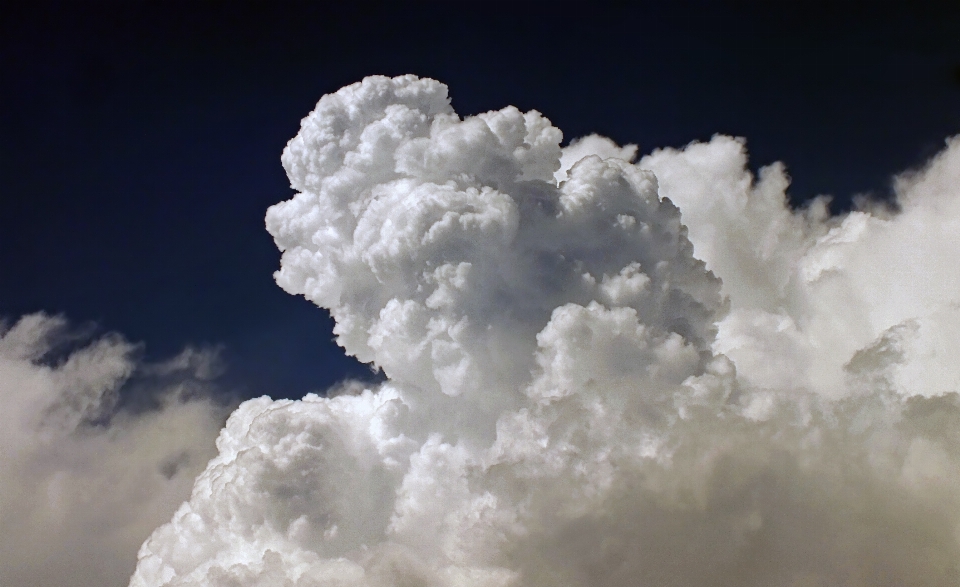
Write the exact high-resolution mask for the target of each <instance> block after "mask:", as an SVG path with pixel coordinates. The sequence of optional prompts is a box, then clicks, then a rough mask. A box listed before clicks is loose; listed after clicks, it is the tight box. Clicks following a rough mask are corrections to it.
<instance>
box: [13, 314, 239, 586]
mask: <svg viewBox="0 0 960 587" xmlns="http://www.w3.org/2000/svg"><path fill="white" fill-rule="evenodd" d="M136 351H137V346H136V345H133V344H131V343H129V342H127V341H126V340H124V339H123V338H121V337H120V336H119V335H115V334H109V335H106V336H103V337H101V338H99V339H95V340H90V339H89V337H87V336H84V333H83V332H81V331H77V330H74V329H71V328H70V327H69V325H68V324H67V322H66V320H64V319H63V318H59V317H51V316H47V315H44V314H32V315H29V316H24V317H22V318H20V319H19V320H18V321H17V322H16V323H15V324H13V325H7V326H4V327H3V328H0V449H2V452H0V471H2V475H0V584H2V585H5V586H6V585H9V586H17V585H24V586H25V585H45V586H50V587H56V586H64V587H65V586H68V585H69V586H71V587H78V586H89V587H103V586H105V585H122V584H124V582H125V581H126V580H127V579H128V577H129V574H130V572H131V569H132V568H133V566H134V563H135V561H136V552H137V548H138V546H139V544H140V543H141V542H142V541H143V540H144V539H145V538H146V537H147V536H148V535H149V534H150V531H151V530H152V529H153V528H155V527H156V526H157V525H158V524H159V523H161V522H163V521H164V520H167V519H169V517H170V516H171V515H172V513H173V511H174V510H175V509H176V507H177V506H178V505H179V504H180V502H182V501H183V500H184V499H186V498H187V497H189V495H190V488H191V486H192V484H193V479H194V478H195V477H196V475H197V474H198V473H199V472H200V471H202V470H203V468H204V466H205V465H206V463H207V461H208V460H209V459H210V458H211V457H212V456H213V455H214V454H215V452H216V451H215V447H214V444H213V440H214V438H215V437H216V434H217V431H218V429H219V428H220V426H221V425H222V422H223V418H224V416H225V415H226V410H225V407H224V406H221V405H218V404H216V403H213V402H211V401H210V400H208V399H203V397H202V396H203V394H202V393H199V392H201V391H202V390H203V389H204V387H203V386H204V385H205V381H204V379H205V378H206V377H207V376H208V375H210V373H211V369H213V365H214V364H215V357H214V356H213V355H211V354H210V353H209V352H206V351H196V350H189V349H188V350H186V351H184V352H183V353H182V354H181V355H179V356H177V357H174V358H173V359H171V360H170V361H168V362H165V363H161V364H154V365H145V364H143V363H141V362H140V361H139V360H138V359H137V352H136ZM134 379H139V380H140V382H141V386H142V389H141V390H140V392H141V393H145V394H150V395H151V396H152V397H153V398H154V399H155V400H156V401H157V402H159V406H158V407H155V408H150V409H140V410H136V411H131V410H130V409H126V408H123V407H120V406H119V405H118V400H119V399H120V396H119V392H120V389H121V387H122V386H123V385H125V384H129V383H130V382H131V381H132V380H134Z"/></svg>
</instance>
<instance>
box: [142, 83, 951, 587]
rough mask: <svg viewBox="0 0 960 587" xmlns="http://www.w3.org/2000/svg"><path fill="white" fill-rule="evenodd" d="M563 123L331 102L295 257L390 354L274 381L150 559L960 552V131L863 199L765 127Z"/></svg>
mask: <svg viewBox="0 0 960 587" xmlns="http://www.w3.org/2000/svg"><path fill="white" fill-rule="evenodd" d="M561 138H562V137H561V133H560V131H559V130H558V129H556V128H554V127H553V126H551V124H550V123H549V121H547V120H546V119H545V118H544V117H543V116H542V115H540V114H539V113H537V112H528V113H521V112H520V111H518V110H517V109H515V108H512V107H508V108H505V109H503V110H501V111H498V112H489V113H485V114H481V115H478V116H475V117H468V118H466V119H462V120H461V119H460V118H459V117H458V116H457V115H456V114H455V113H454V112H453V110H452V109H451V107H450V105H449V100H448V98H447V93H446V87H445V86H443V85H442V84H440V83H438V82H435V81H432V80H427V79H418V78H416V77H413V76H404V77H399V78H394V79H388V78H383V77H376V78H368V79H366V80H364V81H363V82H361V83H358V84H354V85H352V86H349V87H346V88H343V89H341V90H340V91H338V92H337V93H335V94H331V95H328V96H324V97H323V98H322V99H321V100H320V102H319V104H318V105H317V108H316V110H315V111H314V112H313V113H311V114H310V115H309V116H308V117H307V118H305V119H304V121H303V124H302V127H301V131H300V133H299V134H298V135H297V137H296V138H294V139H293V140H292V141H291V142H290V143H289V145H288V146H287V149H286V150H285V152H284V155H283V164H284V167H285V168H286V170H287V173H288V175H289V177H290V181H291V184H292V185H293V187H294V188H295V189H296V190H298V191H299V193H298V194H297V195H296V196H295V197H293V198H292V199H291V200H289V201H286V202H283V203H281V204H278V205H276V206H274V207H272V208H271V209H270V210H269V212H268V214H267V228H268V230H269V231H270V233H271V234H272V235H273V236H274V238H275V240H276V242H277V245H278V246H279V247H280V249H281V250H282V251H283V260H282V266H281V270H280V271H279V272H278V273H277V275H276V278H277V282H278V283H279V284H280V285H281V287H283V288H284V289H285V290H287V291H288V292H290V293H294V294H302V295H304V296H306V297H307V298H308V299H310V300H312V301H314V302H315V303H317V304H318V305H320V306H322V307H325V308H329V309H330V311H331V312H332V313H333V316H334V317H335V318H336V321H337V326H336V331H335V332H336V334H337V336H338V340H339V342H340V344H341V345H342V346H343V347H344V348H345V349H346V350H347V352H348V353H351V354H353V355H355V356H357V357H358V358H360V359H361V360H363V361H368V362H372V363H373V364H375V365H377V366H379V367H380V368H382V369H383V371H384V373H385V374H386V375H387V377H388V381H387V382H386V383H384V384H382V385H380V386H378V387H377V388H376V389H368V390H361V389H355V390H353V391H355V393H345V394H341V395H338V396H336V397H332V398H322V397H318V396H314V395H310V396H307V397H306V398H304V399H303V400H302V401H271V400H269V399H266V398H261V399H257V400H252V401H250V402H247V403H245V404H243V405H242V406H241V407H240V408H239V409H238V410H237V411H236V412H235V413H234V414H233V416H231V418H230V420H229V422H228V424H227V427H226V428H225V429H224V431H223V432H222V433H221V435H220V438H219V440H218V443H217V446H218V448H219V456H217V457H216V458H215V459H214V460H213V461H211V462H210V464H209V465H208V467H207V469H206V470H205V471H204V472H203V473H202V474H201V475H200V477H199V478H198V479H197V481H196V484H195V486H194V489H193V494H192V497H191V498H190V500H189V501H188V502H187V503H185V504H184V505H183V506H182V507H181V508H180V509H179V510H178V512H177V513H176V515H175V516H174V518H173V520H172V521H171V522H170V523H169V524H167V525H165V526H162V527H160V528H159V529H158V530H156V531H155V532H154V534H153V536H152V537H151V538H150V539H149V540H148V541H147V542H146V543H145V544H144V546H143V547H142V549H141V551H140V561H139V565H138V567H137V571H136V573H135V575H134V576H133V579H132V580H131V586H132V587H148V586H149V587H159V586H161V585H164V586H171V587H172V586H200V585H203V586H224V587H226V586H236V587H241V586H242V587H246V586H254V585H257V586H260V585H262V586H266V585H271V586H280V585H283V586H291V587H293V586H297V587H306V586H319V585H324V586H327V585H343V586H361V585H370V586H381V585H382V586H387V585H390V586H393V585H397V586H399V585H416V586H430V585H435V586H464V587H467V586H491V587H492V586H518V587H519V586H548V585H549V586H561V585H562V586H570V587H574V586H621V585H656V586H658V587H664V586H673V585H675V586H692V585H738V586H750V585H756V586H773V585H777V586H779V585H798V586H799V585H850V586H854V585H863V586H884V585H889V586H894V585H898V586H899V585H923V586H933V585H956V584H957V583H958V581H960V567H958V561H960V546H958V544H960V543H958V540H960V432H958V431H960V402H958V400H957V395H956V392H957V391H958V380H960V368H958V367H957V364H958V363H957V361H956V360H955V355H956V352H957V350H958V349H960V340H958V335H957V334H956V332H958V331H960V329H958V326H960V310H958V306H957V303H958V302H960V299H958V298H960V294H958V292H960V288H958V285H960V283H958V279H960V266H958V264H957V263H956V258H957V254H958V253H960V236H958V235H960V231H958V230H957V226H956V225H957V222H958V221H960V197H958V196H960V194H958V189H960V188H958V186H960V142H957V141H952V142H950V143H949V144H948V147H947V149H946V150H945V151H944V152H943V153H942V154H940V155H939V156H938V157H937V158H936V159H935V160H934V161H932V162H931V163H930V164H929V166H928V167H927V168H925V169H923V170H921V171H918V172H916V173H914V174H913V175H911V176H903V177H901V178H900V179H899V180H898V182H897V196H898V201H899V204H900V206H901V208H902V209H901V211H900V212H899V213H897V214H893V213H891V212H889V211H881V210H879V209H878V210H874V211H869V210H868V211H863V212H852V213H850V214H847V215H845V216H843V217H839V218H831V217H829V216H828V215H827V214H826V213H825V207H824V205H823V203H822V202H818V203H814V204H813V205H811V206H810V208H809V209H807V210H804V211H794V210H791V209H790V208H789V207H788V206H787V204H786V197H785V190H786V188H787V185H788V180H787V177H786V176H785V173H784V169H783V167H782V166H781V165H779V164H776V165H773V166H770V167H767V168H764V169H763V170H761V172H760V174H759V177H757V178H754V177H753V176H752V175H751V174H750V172H749V171H748V169H747V167H746V152H745V148H744V144H743V142H742V141H739V140H735V139H731V138H727V137H721V136H718V137H715V138H714V139H713V140H712V141H710V142H709V143H698V144H692V145H690V146H688V147H687V148H685V149H683V150H681V151H675V150H662V151H656V152H654V153H652V154H651V155H648V156H645V157H643V158H641V159H640V160H639V161H638V162H637V163H631V162H630V161H631V160H632V159H633V157H634V155H635V153H636V148H635V147H633V146H627V147H624V148H620V147H618V146H617V145H615V144H613V143H612V142H611V141H609V140H608V139H604V138H602V137H596V136H593V137H588V138H586V139H583V140H582V141H580V142H574V143H572V144H571V145H570V146H569V147H567V148H565V149H561V148H560V146H559V144H560V141H561ZM558 181H559V183H558ZM681 211H682V217H681Z"/></svg>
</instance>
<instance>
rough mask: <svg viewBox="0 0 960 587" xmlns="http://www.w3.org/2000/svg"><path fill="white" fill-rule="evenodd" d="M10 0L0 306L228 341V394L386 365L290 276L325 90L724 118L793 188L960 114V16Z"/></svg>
mask: <svg viewBox="0 0 960 587" xmlns="http://www.w3.org/2000/svg"><path fill="white" fill-rule="evenodd" d="M662 4H663V3H650V4H649V5H643V4H642V3H641V4H640V5H638V6H635V7H634V8H631V9H626V8H598V9H590V10H587V9H585V8H583V7H577V6H576V5H563V4H561V5H558V6H555V7H553V8H551V9H547V8H546V7H544V6H543V5H540V4H536V3H532V4H524V3H520V4H519V5H511V6H507V5H505V4H496V3H494V4H489V5H486V4H482V3H467V4H466V5H465V6H462V7H457V8H454V7H453V6H449V5H441V4H438V3H422V4H419V3H415V4H413V5H412V6H405V7H399V6H395V7H390V6H377V7H369V6H366V5H364V4H363V3H359V4H356V5H352V4H351V6H350V7H343V6H338V7H331V6H328V5H326V3H310V2H303V3H297V2H293V3H280V5H279V6H278V5H275V4H274V3H266V2H264V3H257V2H236V3H235V2H202V3H176V2H174V3H169V2H165V3H150V2H132V3H127V2H124V3H117V2H89V3H88V2H84V3H79V2H78V3H73V2H64V3H43V2H41V3H22V4H19V5H18V4H17V3H12V4H10V3H5V6H7V8H5V9H4V10H5V12H6V16H5V17H4V18H3V23H2V24H0V27H3V29H2V35H0V38H2V40H0V51H2V55H3V61H2V66H0V67H2V68H0V76H2V83H0V88H2V89H0V92H2V94H0V95H2V103H3V104H4V108H3V114H2V118H0V124H2V127H0V129H2V132H0V141H2V143H0V145H2V147H0V148H2V163H0V165H2V167H0V178H2V182H0V185H2V187H0V190H2V193H3V200H4V208H5V214H4V216H5V218H6V219H7V222H6V223H5V224H6V225H7V228H6V229H5V230H4V231H2V234H0V239H2V240H0V255H2V258H0V266H2V267H3V279H2V280H0V313H2V314H3V315H4V316H7V317H10V318H12V317H16V316H19V315H22V314H25V313H28V312H35V311H38V310H43V311H46V312H50V313H56V314H60V313H62V314H64V315H66V316H68V317H69V318H70V319H71V320H73V321H77V322H80V323H88V322H93V323H95V324H96V325H97V326H98V327H99V328H102V329H105V330H108V331H111V330H115V331H119V332H122V333H124V334H125V336H127V337H129V338H131V339H132V340H135V341H143V342H145V343H146V353H147V354H148V355H149V356H151V357H157V358H158V357H164V356H169V355H172V354H175V353H176V352H178V351H179V350H180V349H181V348H182V347H183V346H184V345H186V344H192V345H209V346H217V345H222V348H223V356H224V358H225V360H226V361H227V362H228V363H229V365H230V369H229V370H228V374H227V375H226V377H225V380H224V385H225V386H226V387H227V388H229V389H231V390H236V391H237V392H238V393H240V394H241V395H242V396H243V397H252V396H256V395H260V394H261V393H270V394H271V395H274V396H282V397H299V396H300V395H302V394H303V393H304V392H306V391H316V390H322V389H324V388H326V387H328V386H329V385H331V384H333V383H335V382H336V381H338V380H340V379H341V378H343V376H344V374H350V375H353V376H367V369H366V368H365V367H364V366H362V365H358V364H357V363H355V362H354V361H351V360H348V359H345V358H343V356H342V353H340V352H338V350H337V348H336V347H335V345H333V344H331V334H330V330H331V328H332V323H331V322H330V320H329V319H328V318H327V317H326V316H324V314H323V313H322V312H318V311H316V310H315V309H314V308H312V307H311V305H310V304H308V303H306V302H304V301H303V300H298V299H296V298H293V297H291V296H288V295H286V294H284V293H283V292H282V291H280V290H279V289H278V288H277V287H276V286H275V285H274V284H273V282H272V278H271V275H272V273H273V271H275V270H276V269H277V268H278V257H277V253H276V248H275V247H274V246H273V243H272V242H271V239H270V237H269V235H268V234H266V232H265V231H264V230H263V212H264V210H265V209H266V207H267V206H269V205H271V204H272V203H275V202H276V201H279V199H282V198H284V197H286V196H287V195H289V194H290V193H291V192H290V189H289V184H288V182H287V179H286V178H285V177H284V174H283V170H282V168H281V167H280V166H279V164H278V161H279V154H280V152H281V151H282V149H283V147H284V145H285V144H286V142H287V141H288V140H289V139H290V137H292V136H293V135H294V134H295V133H296V130H297V127H298V124H299V121H300V119H301V118H302V117H303V116H304V115H305V114H306V113H307V112H309V111H310V109H311V108H312V106H313V105H314V104H315V103H316V101H317V100H318V99H319V97H320V96H322V95H323V94H325V93H329V92H332V91H334V90H336V89H337V88H339V87H341V86H343V85H346V84H348V83H352V82H355V81H358V80H360V79H362V78H363V77H364V76H367V75H372V74H384V75H399V74H404V73H415V74H417V75H421V76H428V77H433V78H435V79H439V80H441V81H443V82H444V83H446V84H447V85H449V86H450V87H451V88H454V90H453V94H452V97H453V101H454V106H455V108H457V110H458V112H461V113H470V114H475V113H479V112H483V111H485V110H489V109H492V108H500V107H501V106H502V105H504V104H514V105H516V106H517V107H519V108H521V109H522V110H528V109H531V108H536V109H537V110H539V111H541V112H543V113H544V115H546V116H547V117H548V118H549V119H550V120H551V121H552V122H553V123H554V124H555V125H556V126H558V127H559V128H561V129H563V131H564V133H565V135H566V137H567V138H568V140H569V138H574V137H577V136H582V135H586V134H589V133H592V132H596V133H600V134H602V135H604V136H609V137H611V138H613V139H614V140H616V141H619V142H620V143H623V144H625V143H635V144H638V145H639V146H640V150H641V152H645V151H648V150H650V149H652V148H654V147H664V146H674V147H680V146H683V145H685V144H686V143H688V142H690V141H693V140H706V139H709V138H710V137H711V136H712V135H713V134H714V133H724V134H729V135H732V136H743V137H746V138H747V139H748V141H749V149H750V153H751V163H750V164H751V165H752V166H754V167H755V168H758V167H760V166H762V165H765V164H768V163H771V162H773V161H778V160H779V161H784V162H785V163H786V164H787V166H788V171H789V173H790V175H791V178H792V184H791V187H790V197H791V199H792V200H793V201H795V202H802V201H804V200H806V199H809V198H810V197H812V196H815V195H818V194H822V193H829V194H832V195H833V196H834V197H835V199H836V202H837V206H838V207H844V206H845V205H847V203H848V202H849V201H850V199H851V197H852V196H853V195H855V194H858V193H872V194H875V195H877V196H880V197H888V196H889V194H890V176H891V175H892V174H893V173H895V172H897V171H899V170H902V169H906V168H908V167H911V166H914V165H917V164H919V163H920V162H922V161H924V160H925V159H926V158H927V157H929V156H931V155H932V154H934V153H935V152H937V151H938V150H939V149H940V147H941V145H942V141H943V138H944V137H946V136H948V135H950V134H953V133H955V132H957V130H958V129H960V118H958V117H960V114H958V111H957V109H956V103H957V99H958V96H960V82H958V81H957V75H958V74H957V67H960V41H958V40H957V39H956V36H955V35H953V34H952V33H953V31H952V29H951V27H950V23H951V22H953V21H952V20H951V18H950V17H951V16H952V15H955V13H952V12H950V11H949V10H948V9H945V8H941V7H937V6H933V7H930V6H925V5H923V4H922V3H921V5H920V6H919V7H913V8H899V9H893V8H891V9H889V10H887V9H877V10H871V11H869V13H864V12H861V11H857V10H852V9H851V10H844V9H842V8H835V7H829V6H827V5H826V4H824V5H822V6H819V7H813V6H812V5H809V4H805V3H796V4H793V3H788V4H786V5H785V6H784V7H780V8H770V7H768V6H761V5H759V4H756V5H754V4H750V3H729V4H727V3H719V2H717V3H713V2H703V3H697V2H693V3H688V4H684V3H681V4H680V5H677V6H675V7H674V8H668V7H664V6H662Z"/></svg>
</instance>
